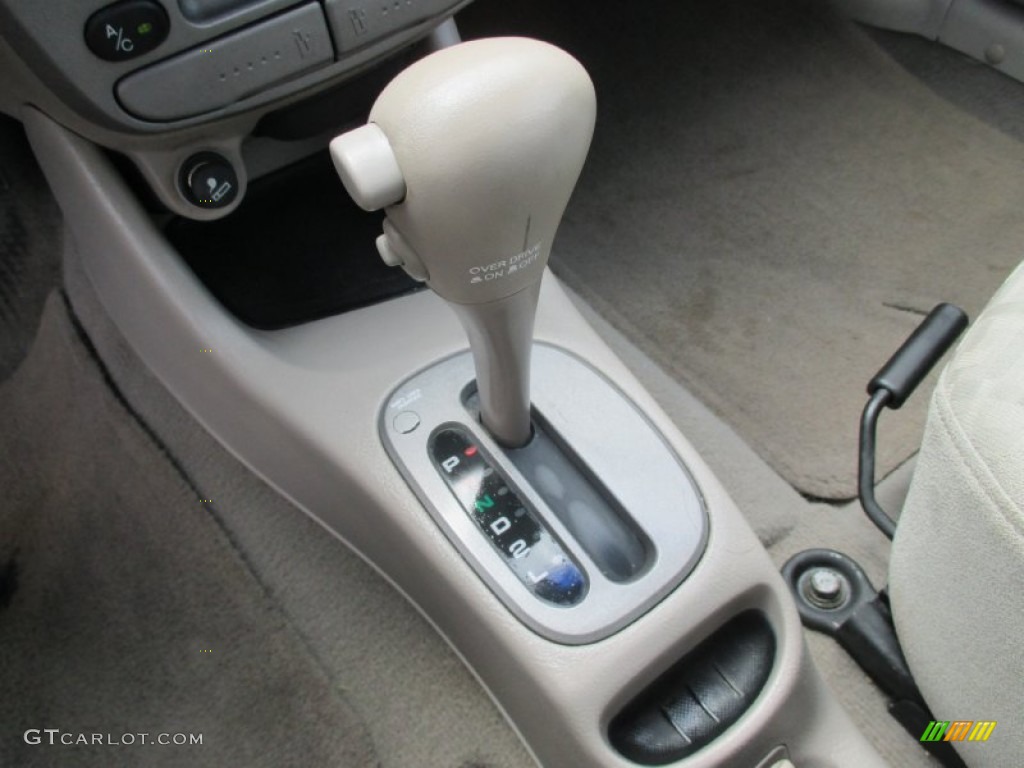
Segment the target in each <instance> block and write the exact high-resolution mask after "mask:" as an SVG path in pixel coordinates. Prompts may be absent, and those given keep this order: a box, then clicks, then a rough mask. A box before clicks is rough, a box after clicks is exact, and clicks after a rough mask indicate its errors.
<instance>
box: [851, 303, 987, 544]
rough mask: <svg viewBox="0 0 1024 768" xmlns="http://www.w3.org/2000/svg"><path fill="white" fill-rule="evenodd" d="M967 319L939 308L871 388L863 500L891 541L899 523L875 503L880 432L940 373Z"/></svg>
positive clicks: (860, 475) (864, 420) (860, 474)
mask: <svg viewBox="0 0 1024 768" xmlns="http://www.w3.org/2000/svg"><path fill="white" fill-rule="evenodd" d="M967 322H968V321H967V313H966V312H964V311H963V310H962V309H960V307H957V306H955V305H953V304H946V303H943V304H939V305H937V306H936V307H935V309H933V310H932V311H931V312H929V313H928V316H927V317H926V318H925V319H924V320H923V321H922V322H921V324H920V325H919V326H917V328H915V329H914V332H913V333H911V334H910V337H909V338H908V339H907V340H906V341H905V342H903V345H902V346H901V347H900V348H899V349H897V350H896V354H894V355H893V356H892V357H890V358H889V362H887V363H886V364H885V365H883V366H882V370H880V371H879V372H878V373H876V374H875V376H874V378H873V379H871V381H870V382H869V383H868V394H869V395H871V399H869V400H868V403H867V405H866V406H864V412H863V413H862V414H861V419H860V450H859V462H858V466H857V495H858V496H859V497H860V503H861V506H862V507H864V512H866V513H867V516H868V517H869V518H871V522H873V523H874V524H875V525H876V526H878V529H879V530H880V531H881V532H882V533H884V534H885V535H886V536H887V537H888V538H889V539H892V537H893V536H894V535H895V533H896V523H895V522H894V521H893V519H892V518H891V517H890V516H889V515H888V514H887V513H886V511H885V510H884V509H882V507H881V506H879V504H878V501H877V500H876V499H875V432H876V429H877V427H878V416H879V415H880V414H881V413H882V409H883V408H893V409H896V408H899V407H900V406H901V405H903V403H904V402H906V400H907V398H908V397H910V396H911V395H912V394H913V393H914V390H915V389H917V385H918V384H920V383H921V381H922V380H923V379H924V377H925V376H927V375H928V372H929V371H931V369H932V368H934V367H935V364H936V363H937V362H939V360H940V359H941V358H942V356H943V355H944V354H946V352H947V350H948V349H949V348H950V347H951V346H953V342H954V341H956V340H957V338H958V337H959V336H960V334H961V333H963V331H964V329H965V328H966V327H967Z"/></svg>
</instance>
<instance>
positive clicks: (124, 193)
mask: <svg viewBox="0 0 1024 768" xmlns="http://www.w3.org/2000/svg"><path fill="white" fill-rule="evenodd" d="M25 122H26V128H27V130H28V133H29V136H30V139H31V142H32V145H33V148H34V149H35V151H36V154H37V156H38V157H39V158H40V162H41V163H42V165H43V168H44V170H45V172H46V174H47V177H48V179H49V181H50V183H51V185H52V186H53V189H54V190H55V192H56V194H57V197H58V199H59V202H60V204H61V206H62V208H63V210H64V212H65V214H66V217H67V223H68V228H69V234H70V237H69V238H68V242H69V253H68V257H69V258H72V259H78V260H80V261H81V264H82V266H83V267H84V270H85V272H86V274H87V275H88V277H89V279H90V281H91V282H92V284H93V286H94V287H95V289H96V292H97V294H98V295H99V297H100V298H101V300H102V302H103V304H104V305H105V307H106V309H107V311H108V312H109V314H110V315H111V317H112V318H113V320H114V321H115V322H116V323H117V325H118V326H119V327H120V328H121V330H122V332H123V333H124V335H125V336H126V337H127V339H128V340H129V342H130V343H131V344H132V345H133V346H134V348H135V349H136V351H137V352H138V354H139V355H140V357H141V358H142V359H143V360H144V361H145V362H146V364H147V365H148V366H149V367H150V368H151V370H152V371H153V372H154V373H155V374H156V375H157V376H158V377H159V378H160V379H161V380H162V381H163V382H164V383H165V385H166V386H167V387H168V389H169V390H170V391H171V392H172V393H173V394H174V395H175V396H176V397H177V398H178V399H179V400H180V401H181V402H182V403H183V404H184V406H185V407H186V408H188V410H189V411H190V412H191V413H192V414H193V415H194V416H195V418H196V419H198V420H199V421H200V422H201V423H202V424H203V425H204V426H205V427H206V428H207V429H208V430H209V431H210V432H211V433H212V434H214V435H215V436H216V437H217V438H218V439H219V440H220V441H221V442H222V443H223V444H224V445H225V447H227V448H228V449H229V450H230V451H231V452H232V453H234V454H235V455H236V456H238V458H239V459H241V460H242V461H243V462H245V463H246V464H247V465H248V466H249V467H250V468H251V469H252V470H253V471H254V472H256V473H257V474H258V475H260V476H261V477H263V478H264V479H265V480H266V481H267V482H269V483H270V484H271V485H273V486H274V487H275V488H277V489H278V490H279V491H280V492H281V493H282V494H283V495H285V496H287V497H288V498H289V499H291V500H292V501H293V502H294V503H295V504H296V505H297V506H299V507H300V508H301V509H303V510H305V511H306V512H307V513H308V514H309V515H310V516H312V517H314V518H315V519H316V520H318V521H319V522H320V523H321V524H322V525H323V526H324V528H325V530H326V531H329V532H330V533H332V534H333V535H335V536H337V537H338V538H339V539H341V540H343V541H344V542H345V543H347V544H348V545H349V546H351V547H352V548H354V549H355V550H356V551H358V552H359V553H361V554H362V556H363V557H365V558H366V560H367V561H368V562H370V563H372V564H373V565H374V566H375V567H376V568H377V569H379V571H380V572H381V573H382V574H383V575H384V576H385V577H386V578H387V579H389V580H390V581H391V582H392V583H393V584H394V585H395V587H396V588H397V589H399V590H400V591H402V592H403V594H405V595H406V596H407V597H408V598H409V600H410V601H412V603H413V604H415V605H416V606H417V607H418V608H419V609H420V610H421V611H422V613H423V614H424V616H425V617H427V618H428V619H429V621H430V622H431V623H432V624H433V625H434V626H435V627H436V628H437V630H438V631H439V632H440V633H441V634H442V635H443V636H444V637H445V638H447V640H448V641H449V642H450V643H451V645H452V647H453V648H454V649H455V650H456V652H457V653H458V654H459V655H460V656H461V657H462V658H463V659H464V660H465V662H466V664H467V665H468V666H469V667H470V668H471V669H472V670H473V671H474V672H475V674H476V675H477V676H478V677H479V679H480V681H481V683H482V684H483V685H484V686H485V687H486V688H487V690H488V691H489V692H490V693H491V695H492V696H493V697H494V699H495V701H496V702H497V703H498V705H499V706H500V707H501V709H502V710H503V711H504V712H505V713H506V714H507V716H508V718H509V721H510V722H511V723H512V724H513V726H514V727H515V728H516V729H517V730H518V732H519V733H520V734H521V735H522V737H523V739H524V741H525V742H526V744H527V745H528V746H529V748H530V749H531V750H532V751H533V753H534V754H535V755H536V757H537V759H538V761H539V762H540V763H541V764H542V765H545V766H558V767H561V766H566V767H570V766H580V767H581V768H583V767H587V768H592V767H593V766H629V765H635V763H634V762H632V761H630V760H627V759H626V758H625V757H623V756H622V754H621V753H620V752H619V751H618V750H617V749H616V748H615V747H614V746H613V745H612V743H611V741H610V737H609V727H610V724H611V722H612V720H613V719H614V718H616V716H617V715H619V713H620V712H622V711H623V709H624V708H626V706H627V705H628V704H629V703H630V702H631V701H633V700H634V699H635V698H636V697H637V696H638V695H639V694H641V693H642V692H643V691H644V690H646V689H648V688H649V686H651V685H652V684H655V683H656V682H657V681H658V680H659V678H661V677H662V676H663V675H664V673H665V672H666V670H668V669H669V668H671V667H672V666H673V665H675V664H676V663H677V662H678V661H679V660H680V659H682V658H683V657H685V656H686V655H687V654H688V653H689V652H691V651H692V650H693V649H695V648H696V647H697V646H699V645H700V643H701V642H702V641H704V640H705V639H706V638H708V637H710V636H712V635H713V634H714V633H715V632H716V631H718V630H719V629H720V628H721V627H722V626H724V625H726V624H727V623H728V622H730V620H732V619H733V618H734V617H736V616H739V615H740V614H744V613H746V612H751V611H752V612H754V613H756V614H758V615H759V616H761V617H763V619H764V620H765V622H766V623H767V625H768V627H770V631H771V634H772V636H773V638H774V655H773V658H772V660H771V667H770V672H769V674H768V677H767V680H766V682H765V683H764V685H763V688H762V689H761V691H760V693H759V694H758V695H757V698H756V700H755V701H754V702H753V704H752V705H751V706H750V707H749V708H748V709H747V710H746V711H745V712H744V713H743V714H742V716H741V717H740V718H739V720H738V721H737V722H735V723H734V724H733V725H732V726H731V727H729V728H728V729H727V730H726V731H725V732H724V733H722V734H721V735H720V736H718V737H717V738H715V739H714V740H713V741H712V742H711V743H710V744H708V745H707V746H705V747H703V748H702V749H700V750H699V751H697V752H696V753H694V754H692V755H691V756H689V757H687V758H685V760H683V761H681V762H678V763H677V764H678V765H685V766H723V765H724V766H757V765H760V764H762V761H763V760H765V759H766V758H767V757H768V756H770V755H772V756H775V757H777V756H782V755H787V756H788V757H789V759H790V760H792V762H793V763H794V764H795V765H798V766H810V765H815V766H826V765H831V766H871V765H881V764H882V763H881V760H880V758H879V757H878V756H877V755H876V754H875V753H874V752H873V750H872V749H871V748H870V747H869V745H868V744H867V742H866V741H865V740H864V739H863V738H862V737H861V735H860V734H859V733H858V732H857V731H856V729H855V728H854V726H853V725H852V724H851V722H850V721H849V720H848V718H847V717H846V715H845V714H844V713H843V712H842V710H841V709H840V707H839V705H838V704H837V703H836V702H835V700H834V698H833V697H832V696H831V694H830V693H829V692H828V691H827V690H826V689H825V687H824V685H823V683H822V682H821V680H820V678H819V676H818V674H817V673H816V671H815V670H814V668H813V666H812V664H811V661H810V659H809V657H808V655H807V652H806V649H805V646H804V641H803V635H802V628H801V625H800V622H799V619H798V617H797V613H796V610H795V608H794V606H793V605H792V603H791V599H790V597H789V594H788V592H787V589H786V587H785V585H784V584H783V582H782V580H781V578H780V577H779V575H778V574H777V572H776V570H775V568H774V566H773V565H772V563H771V561H770V560H769V558H768V556H767V554H766V553H765V551H764V549H763V548H762V547H761V545H760V543H759V542H758V540H757V538H756V537H755V536H754V534H753V533H752V531H751V529H750V528H749V526H748V525H747V523H746V522H745V520H744V518H743V516H742V514H740V512H739V511H738V510H737V509H736V507H735V506H734V505H733V503H732V501H731V500H730V499H729V497H728V496H727V495H726V493H725V491H724V490H723V489H722V487H721V486H720V485H719V483H718V481H717V480H716V479H715V477H714V476H713V475H712V474H711V473H710V471H709V470H708V469H707V467H706V466H705V465H704V463H703V461H702V460H701V458H700V456H698V455H697V454H696V453H695V452H694V450H693V449H692V447H691V446H690V445H689V444H688V443H687V442H686V440H685V439H684V438H683V437H682V436H681V435H680V434H679V433H678V432H677V431H676V429H675V428H674V426H673V425H672V424H671V423H670V422H669V421H668V420H667V418H666V417H665V416H664V414H663V413H662V412H661V411H660V410H659V408H658V406H657V405H656V404H655V403H654V402H653V400H652V399H651V397H650V396H649V395H648V394H647V393H646V392H645V391H644V390H643V389H642V388H641V387H640V386H639V385H638V383H637V382H636V380H635V379H634V378H633V376H632V375H631V374H630V373H629V371H628V370H626V369H625V367H624V366H623V365H622V363H621V362H620V361H619V360H618V359H617V358H616V357H615V356H614V355H613V354H612V353H611V352H610V350H609V349H608V348H607V347H606V346H605V345H604V343H603V342H602V341H601V340H600V339H599V338H598V337H597V336H596V334H595V333H594V332H593V331H592V330H591V328H590V327H589V326H588V325H587V324H586V323H585V322H584V320H583V319H582V318H581V317H580V315H579V314H578V312H577V311H576V310H575V308H574V307H573V305H572V304H571V303H570V301H569V300H568V299H567V297H566V295H565V294H564V293H563V291H562V290H561V288H560V287H559V284H558V282H557V280H555V279H554V278H553V277H552V276H551V275H550V274H548V275H547V276H546V277H545V279H544V283H543V289H542V292H541V299H540V305H539V311H538V317H537V326H536V338H537V341H538V342H539V343H542V344H544V345H549V346H550V347H552V348H557V349H560V350H564V351H565V352H566V353H569V354H571V355H572V356H573V357H574V358H576V359H578V360H580V361H583V362H584V363H585V364H586V365H587V366H589V367H590V368H591V369H593V370H595V371H599V372H600V373H601V375H602V376H603V377H604V378H605V379H607V381H608V382H610V383H611V384H612V385H613V386H614V387H615V388H616V389H617V390H618V391H619V392H620V393H621V394H622V395H623V396H624V397H625V398H626V399H627V400H628V402H629V403H630V404H631V407H633V408H635V409H637V410H638V411H639V413H641V414H642V415H643V418H644V419H645V420H646V421H647V422H648V423H649V424H651V425H653V427H654V428H655V429H656V430H657V431H658V433H659V434H660V435H661V436H662V438H663V440H664V450H665V451H666V452H671V454H672V455H673V456H674V458H676V459H677V460H678V461H679V462H680V463H681V464H682V465H683V466H685V467H686V468H687V471H688V473H689V475H690V476H691V477H692V479H693V482H694V484H695V485H696V487H697V488H698V489H699V492H700V495H701V497H702V499H703V502H704V505H705V508H706V510H707V538H706V546H705V548H704V549H703V553H702V554H701V555H700V557H699V560H698V561H697V562H696V565H695V566H694V567H693V568H692V570H691V571H690V572H689V573H688V575H687V576H686V578H685V579H684V580H683V581H682V582H681V583H680V584H678V586H676V587H675V588H674V589H672V590H671V591H670V592H669V593H668V594H665V595H664V596H660V599H659V600H658V601H657V602H656V603H655V604H653V605H650V607H649V608H647V609H646V610H645V612H643V613H642V615H639V616H635V617H630V621H629V622H628V623H626V624H625V625H624V626H621V627H617V628H616V629H615V631H613V632H612V633H611V634H607V633H603V637H602V639H600V640H597V641H594V642H582V643H580V642H579V641H578V640H577V641H576V642H575V643H574V644H569V643H566V642H559V641H558V640H557V639H550V638H548V637H545V636H543V635H542V634H540V633H538V632H537V631H535V629H534V628H531V627H530V626H528V625H527V623H525V622H524V621H522V620H520V618H519V617H517V616H516V615H515V613H513V612H512V611H510V610H509V609H508V607H506V605H505V604H504V603H503V602H502V600H501V599H500V598H499V597H498V596H497V595H496V593H495V591H493V590H492V589H491V588H490V587H489V586H488V584H486V583H485V582H484V581H483V580H482V579H481V578H479V577H478V576H477V574H476V573H475V572H474V570H473V568H472V567H471V566H470V565H469V564H468V562H467V560H466V559H465V558H464V557H463V555H462V554H460V551H459V549H458V548H457V547H456V546H454V545H453V543H452V541H451V540H450V539H449V538H448V537H447V536H446V535H445V533H444V532H443V531H442V529H441V528H440V527H439V526H438V525H437V523H436V522H435V520H434V519H433V518H432V516H431V514H430V513H429V512H428V511H427V509H425V507H424V505H423V504H422V503H421V501H420V499H419V498H418V497H417V495H416V493H415V492H414V490H413V489H412V488H411V487H410V486H409V484H408V483H407V481H406V479H405V478H404V477H403V476H402V474H401V472H400V471H399V470H398V468H396V466H395V464H394V463H393V461H392V458H391V456H389V454H388V452H387V450H386V448H385V444H384V441H383V440H382V437H381V432H380V422H381V418H382V416H381V414H382V410H383V409H384V408H385V405H386V403H387V401H388V398H389V397H391V396H392V395H393V394H394V393H395V392H396V389H397V388H398V387H399V386H400V385H401V384H402V383H403V382H404V381H406V380H407V379H408V378H409V377H410V376H411V375H413V374H415V373H416V372H418V371H422V370H425V369H428V368H430V367H431V366H433V365H434V364H435V363H437V362H438V361H440V360H443V359H445V358H449V357H452V356H455V355H459V354H460V353H463V352H464V351H465V346H466V345H465V341H464V334H463V331H462V329H461V328H460V327H459V324H458V322H457V321H456V319H455V317H454V315H453V314H452V313H451V311H450V310H449V308H448V307H446V306H445V305H444V303H443V302H442V301H441V300H440V299H438V298H437V297H436V296H434V295H432V294H430V293H418V294H415V295H412V296H408V297H405V298H401V299H396V300H392V301H389V302H386V303H383V304H379V305H376V306H372V307H369V308H366V309H363V310H359V311H355V312H349V313H347V314H344V315H340V316H336V317H332V318H329V319H326V320H322V321H318V322H313V323H308V324H306V325H303V326H300V327H296V328H292V329H289V330H284V331H277V332H258V331H254V330H252V329H250V328H247V327H246V326H243V325H242V324H241V323H239V322H238V321H236V320H234V319H233V318H232V317H230V316H229V315H228V314H227V313H226V312H225V311H224V310H223V309H222V307H221V306H219V305H218V304H217V303H216V302H215V301H214V300H213V299H212V298H211V297H210V295H209V294H208V293H207V291H206V290H205V289H204V288H203V286H202V285H201V284H200V283H199V282H198V281H197V279H196V278H195V277H194V275H193V274H192V273H191V272H190V271H189V270H188V268H187V267H185V266H184V265H183V263H182V262H181V260H180V259H179V258H178V256H177V254H176V253H175V252H174V251H173V250H172V249H171V248H170V247H169V245H168V243H167V242H166V241H165V240H164V238H163V237H162V235H161V234H160V232H159V231H158V230H157V228H156V227H155V226H154V224H153V222H152V221H151V219H150V217H149V216H148V215H147V214H146V213H145V212H144V211H143V209H142V208H141V206H140V205H139V203H138V202H137V201H136V200H135V199H134V198H133V196H132V195H131V193H130V192H129V191H128V190H127V188H126V187H125V185H124V183H123V181H122V180H121V178H120V177H119V176H118V174H117V173H116V172H115V171H114V169H113V168H112V167H111V165H110V164H109V162H108V160H107V159H106V158H105V157H104V156H103V154H102V153H101V152H100V151H99V150H98V149H97V148H96V147H95V146H93V145H92V144H90V143H89V142H88V141H86V140H84V139H82V138H80V137H78V136H75V135H74V134H72V133H70V132H69V131H67V130H66V129H64V128H62V127H61V126H59V125H57V124H56V123H54V122H53V121H52V120H50V119H49V118H48V117H46V116H45V115H43V114H41V113H38V112H29V113H27V115H26V121H25ZM205 349H212V350H213V352H212V353H204V352H203V350H205ZM570 610H571V609H570ZM779 748H782V749H783V750H784V751H778V750H779ZM772 760H774V757H772Z"/></svg>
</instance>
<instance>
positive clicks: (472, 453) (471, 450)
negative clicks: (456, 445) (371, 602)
mask: <svg viewBox="0 0 1024 768" xmlns="http://www.w3.org/2000/svg"><path fill="white" fill-rule="evenodd" d="M463 453H464V454H466V455H467V456H476V446H475V445H471V446H469V448H467V449H466V450H464V451H463Z"/></svg>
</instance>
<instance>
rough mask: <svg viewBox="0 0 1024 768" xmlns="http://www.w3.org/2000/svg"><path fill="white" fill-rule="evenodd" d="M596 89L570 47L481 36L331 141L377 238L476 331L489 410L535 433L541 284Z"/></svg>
mask: <svg viewBox="0 0 1024 768" xmlns="http://www.w3.org/2000/svg"><path fill="white" fill-rule="evenodd" d="M594 114H595V100H594V88H593V84H592V83H591V81H590V78H589V76H588V75H587V73H586V72H585V71H584V69H583V67H582V66H581V65H580V64H579V62H577V61H576V60H575V59H574V58H572V57H571V56H569V55H568V54H567V53H565V52H564V51H561V50H560V49H558V48H555V47H553V46H551V45H548V44H546V43H541V42H539V41H536V40H528V39H525V38H493V39H487V40H477V41H473V42H468V43H462V44H460V45H456V46H453V47H451V48H446V49H444V50H441V51H438V52H437V53H434V54H432V55H430V56H428V57H426V58H425V59H422V60H420V61H419V62H417V63H415V64H413V65H412V66H411V67H409V68H408V69H406V70H405V71H404V72H402V73H401V74H400V75H398V77H396V78H395V79H394V80H393V81H392V82H391V83H390V84H389V85H388V86H387V88H385V90H384V91H383V92H382V93H381V95H380V97H379V98H378V99H377V101H376V103H375V104H374V106H373V109H372V111H371V112H370V122H369V123H368V124H367V125H365V126H362V127H360V128H356V129H355V130H353V131H350V132H348V133H345V134H342V135H341V136H338V137H337V138H335V139H334V140H333V141H332V142H331V156H332V158H333V160H334V164H335V167H336V168H337V170H338V173H339V174H340V175H341V178H342V181H343V183H344V184H345V188H346V189H347V190H348V192H349V194H350V195H351V196H352V197H353V199H354V200H355V201H356V203H358V204H359V205H360V206H361V207H362V208H364V209H366V210H379V209H381V208H383V209H385V211H386V213H387V217H386V219H385V221H384V233H383V234H382V235H381V236H380V237H379V238H378V239H377V247H378V249H379V250H380V252H381V256H382V257H383V258H384V260H385V261H386V262H387V263H388V264H392V265H401V266H403V267H404V268H405V270H406V271H407V272H408V273H409V274H410V275H412V276H413V277H414V278H416V279H418V280H425V281H426V282H427V285H428V286H430V288H432V289H433V290H434V291H435V292H436V293H437V294H438V295H440V296H441V297H442V298H443V299H445V300H446V301H447V302H448V303H449V305H451V307H452V308H453V309H454V310H455V312H456V314H457V315H458V317H459V320H460V321H461V322H462V325H463V327H464V328H465V329H466V333H467V335H468V336H469V344H470V348H471V350H472V353H473V362H474V364H475V367H476V375H477V388H478V391H479V395H480V411H481V419H482V421H483V424H484V426H485V427H486V428H487V429H488V430H489V431H490V433H491V434H492V435H493V436H494V438H495V439H496V440H497V441H498V442H499V443H501V444H503V445H504V446H506V447H509V448H516V447H520V446H522V445H525V444H526V443H527V442H529V440H530V435H531V426H530V392H529V383H530V348H531V344H532V338H533V323H534V315H535V314H536V309H537V300H538V297H539V294H540V281H541V278H542V277H543V274H544V267H545V265H546V264H547V260H548V256H549V255H550V252H551V242H552V240H553V239H554V236H555V232H556V230H557V229H558V224H559V222H560V221H561V218H562V214H563V212H564V211H565V206H566V205H567V204H568V202H569V197H570V195H571V194H572V190H573V187H574V186H575V184H576V180H577V178H578V177H579V174H580V171H581V169H582V167H583V161H584V159H585V158H586V155H587V150H588V149H589V147H590V139H591V136H592V134H593V130H594Z"/></svg>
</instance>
